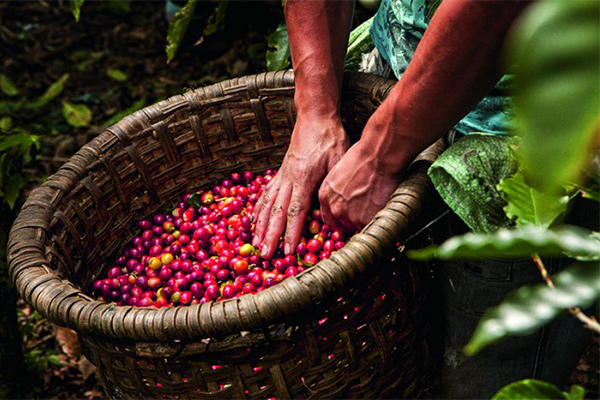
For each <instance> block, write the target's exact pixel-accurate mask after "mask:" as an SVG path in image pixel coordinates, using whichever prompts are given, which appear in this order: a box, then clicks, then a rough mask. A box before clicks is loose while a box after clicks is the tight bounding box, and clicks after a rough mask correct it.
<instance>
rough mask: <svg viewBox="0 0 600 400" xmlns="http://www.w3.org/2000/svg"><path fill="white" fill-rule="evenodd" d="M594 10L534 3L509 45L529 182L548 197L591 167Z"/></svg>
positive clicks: (597, 56) (596, 72) (599, 26)
mask: <svg viewBox="0 0 600 400" xmlns="http://www.w3.org/2000/svg"><path fill="white" fill-rule="evenodd" d="M599 14H600V2H598V1H596V0H591V1H540V2H536V3H535V4H532V6H531V7H530V8H529V9H528V10H527V12H526V13H525V15H523V17H522V18H520V22H519V24H518V25H517V26H516V27H515V30H514V34H513V35H512V37H511V38H510V41H509V43H508V45H509V46H508V50H509V56H510V57H509V62H510V63H511V64H514V65H515V66H516V67H517V69H516V71H515V72H516V74H515V85H514V87H515V100H514V102H515V106H516V124H517V131H518V133H519V134H520V135H522V137H523V138H522V141H521V145H520V147H519V153H520V155H521V157H522V160H523V162H524V165H525V167H526V175H527V181H528V182H531V183H532V185H534V186H535V187H536V188H539V189H540V190H541V191H543V192H553V191H558V190H559V189H560V185H561V184H562V183H564V182H565V181H567V180H575V179H576V178H577V176H578V174H579V171H580V170H581V169H582V167H583V166H584V165H585V164H586V163H587V162H588V161H589V158H588V157H587V156H586V153H587V152H588V151H589V150H591V149H590V147H591V144H592V138H593V137H594V135H595V134H596V133H597V132H598V128H599V126H600V125H599V122H600V112H599V109H598V104H600V35H598V32H599V31H600V18H598V15H599Z"/></svg>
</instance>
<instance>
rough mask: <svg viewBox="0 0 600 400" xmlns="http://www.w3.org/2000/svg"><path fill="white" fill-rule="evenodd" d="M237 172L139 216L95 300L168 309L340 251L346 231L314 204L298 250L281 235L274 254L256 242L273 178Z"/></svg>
mask: <svg viewBox="0 0 600 400" xmlns="http://www.w3.org/2000/svg"><path fill="white" fill-rule="evenodd" d="M275 174H276V171H275V170H271V169H269V170H267V171H265V173H264V174H263V175H258V176H255V175H254V174H253V173H252V172H250V171H247V172H244V173H243V174H240V173H233V174H232V175H231V179H227V180H224V181H223V182H221V184H220V185H217V186H215V187H214V188H212V190H208V191H198V192H196V193H189V194H186V195H184V196H183V198H182V200H181V201H180V202H179V203H178V204H177V207H175V209H174V210H173V211H171V212H169V213H166V214H157V215H155V216H154V217H153V218H152V219H151V220H143V221H140V222H139V227H140V232H139V234H138V235H137V236H134V237H133V238H132V239H131V246H130V247H129V248H128V249H127V250H125V252H124V253H123V255H122V256H121V257H118V258H117V259H116V260H115V262H114V266H113V267H111V268H109V270H108V274H107V277H106V278H104V279H99V280H96V281H94V283H93V290H94V293H95V295H96V296H97V299H98V300H100V301H106V302H115V303H117V304H118V305H130V306H139V307H149V306H152V307H170V306H175V305H190V304H201V303H205V302H207V301H219V300H223V299H231V298H234V297H238V296H241V295H243V294H249V293H257V292H260V291H262V290H264V289H267V288H269V287H271V286H273V285H275V284H277V283H279V282H281V281H282V280H284V279H285V278H287V277H290V276H295V275H297V274H299V273H301V272H303V271H304V270H305V269H307V268H309V267H312V266H313V265H315V264H316V263H317V262H318V261H319V259H325V258H329V256H330V255H331V253H332V252H334V251H336V250H339V249H341V248H342V247H343V246H344V244H345V240H346V237H345V236H344V234H343V233H342V232H340V231H337V230H333V229H331V228H330V227H329V226H328V225H326V224H324V223H323V222H322V219H321V213H320V211H319V210H318V209H313V210H312V211H311V212H310V213H309V216H308V218H307V221H306V226H305V229H304V232H303V234H302V238H301V241H300V243H299V244H298V246H297V248H296V251H295V253H293V254H289V255H284V253H283V241H282V240H280V243H279V246H278V248H277V251H276V252H275V254H274V256H273V257H272V258H270V259H264V258H262V257H260V255H259V249H256V248H254V247H253V246H252V244H251V243H252V239H253V234H254V223H253V222H252V214H253V210H254V205H255V204H256V202H257V201H258V198H259V196H260V194H261V193H262V191H263V189H264V187H265V185H266V184H267V183H269V181H271V179H273V177H274V176H275Z"/></svg>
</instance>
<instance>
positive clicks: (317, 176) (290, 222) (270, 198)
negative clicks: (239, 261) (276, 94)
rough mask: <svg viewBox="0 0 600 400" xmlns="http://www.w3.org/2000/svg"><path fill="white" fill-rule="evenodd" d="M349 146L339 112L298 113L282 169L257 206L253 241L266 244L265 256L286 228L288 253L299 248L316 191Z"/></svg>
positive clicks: (254, 243)
mask: <svg viewBox="0 0 600 400" xmlns="http://www.w3.org/2000/svg"><path fill="white" fill-rule="evenodd" d="M349 146H350V142H349V140H348V137H347V135H346V132H345V131H344V128H343V126H342V122H341V119H340V118H339V116H338V115H336V116H335V117H331V116H330V117H312V116H302V115H300V114H299V115H298V119H297V121H296V125H295V127H294V131H293V133H292V137H291V141H290V146H289V148H288V151H287V153H286V154H285V157H284V159H283V163H282V165H281V168H280V169H279V172H278V173H277V175H276V176H275V177H274V178H273V179H272V180H271V182H269V184H268V185H267V186H266V187H265V190H264V192H263V193H262V195H261V197H260V199H259V200H258V202H257V203H256V207H255V209H254V221H255V223H256V227H255V236H254V240H253V243H252V244H253V245H254V246H255V247H257V246H259V244H260V243H262V244H263V246H262V250H261V256H262V257H265V258H270V257H272V256H273V254H274V253H275V251H276V250H277V246H278V244H279V238H280V237H281V235H282V234H283V232H284V229H285V237H284V252H285V254H290V253H293V252H294V251H295V250H296V246H297V245H298V243H299V241H300V235H301V234H302V228H303V226H304V223H305V221H306V216H307V214H308V211H309V209H310V202H311V197H312V195H313V193H314V192H315V190H316V189H317V186H318V185H319V184H320V182H321V181H322V180H323V178H325V175H327V173H328V172H329V171H330V170H331V169H332V168H333V167H334V166H335V164H336V163H337V162H338V161H339V160H340V159H341V158H342V156H343V155H344V154H345V153H346V151H347V150H348V148H349ZM286 226H287V228H286Z"/></svg>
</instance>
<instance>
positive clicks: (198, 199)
mask: <svg viewBox="0 0 600 400" xmlns="http://www.w3.org/2000/svg"><path fill="white" fill-rule="evenodd" d="M188 204H189V205H191V206H192V207H196V208H198V207H202V195H201V194H200V193H194V194H192V195H191V196H190V197H189V198H188Z"/></svg>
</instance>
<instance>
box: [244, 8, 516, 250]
mask: <svg viewBox="0 0 600 400" xmlns="http://www.w3.org/2000/svg"><path fill="white" fill-rule="evenodd" d="M527 5H528V2H524V1H506V0H500V1H472V0H445V1H443V2H442V3H441V4H440V6H439V8H438V9H437V11H436V13H435V15H434V16H433V18H432V20H431V22H430V23H429V26H428V28H427V30H426V32H425V35H424V36H423V39H422V40H421V42H420V44H419V46H418V48H417V50H416V51H415V54H414V57H413V59H412V61H411V63H410V65H409V67H408V68H407V70H406V72H405V73H404V75H403V76H402V79H400V81H398V83H397V84H396V86H395V87H394V89H393V90H392V91H391V93H390V95H389V96H388V98H387V99H386V100H385V101H384V102H383V103H382V105H381V106H380V107H379V108H378V109H377V111H376V112H375V113H374V114H373V115H372V116H371V118H370V119H369V121H368V123H367V125H366V126H365V129H364V131H363V134H362V137H361V139H360V140H359V141H358V142H357V143H356V144H354V145H353V146H352V147H350V148H348V147H349V143H348V139H347V136H346V134H345V132H344V130H343V128H342V124H341V119H340V114H339V110H340V90H341V78H342V69H343V63H344V55H345V51H346V47H347V42H348V32H349V27H350V22H351V16H352V11H353V7H354V4H353V2H352V1H331V0H287V2H286V10H285V14H286V22H287V26H288V31H289V36H290V50H291V55H292V64H293V67H294V72H295V79H296V95H295V104H296V108H297V110H298V118H297V122H296V126H295V127H294V131H293V133H292V138H291V142H290V147H289V149H288V152H287V153H286V156H285V158H284V161H283V164H282V166H281V169H280V171H279V173H278V174H277V176H276V177H275V178H274V179H273V180H272V181H271V182H270V183H269V185H268V186H267V188H266V189H265V191H264V193H263V194H262V196H261V198H260V200H259V202H258V203H257V207H256V209H255V215H256V235H255V236H256V238H255V242H254V245H259V243H263V246H262V252H261V255H262V256H264V257H271V256H272V255H273V253H274V252H275V250H276V248H277V244H278V238H279V237H280V236H281V235H282V234H283V233H284V232H285V236H284V240H285V247H284V248H285V253H286V254H289V253H291V252H293V251H294V249H295V247H296V246H297V244H298V242H299V238H300V234H301V231H302V226H303V224H304V221H305V219H306V215H307V213H308V210H309V206H310V198H311V196H312V194H313V193H314V191H315V190H316V189H317V186H318V184H319V182H321V180H323V179H324V180H323V182H322V184H321V186H320V188H319V201H320V203H321V211H322V214H323V219H324V221H325V223H327V224H329V225H330V226H333V227H337V228H341V229H344V230H357V229H361V228H362V227H364V226H365V225H366V224H367V223H368V222H369V221H370V220H371V219H372V217H373V216H374V215H375V214H376V213H377V212H378V211H379V210H381V209H382V208H383V207H384V206H385V204H386V202H387V201H388V199H389V196H390V195H391V193H392V192H393V191H394V190H395V189H396V188H397V187H398V184H399V183H400V180H401V173H402V171H403V169H404V168H405V167H406V166H407V165H408V164H409V163H410V162H411V161H412V160H413V159H414V158H415V157H416V156H417V155H418V154H419V153H420V152H421V151H423V150H424V149H425V148H426V147H427V146H429V145H431V144H432V143H434V142H435V141H436V140H437V139H439V138H441V137H442V136H444V135H445V134H446V133H447V132H448V131H449V130H450V129H451V128H452V127H453V126H454V125H456V123H457V122H458V121H460V119H461V118H463V117H464V116H465V115H466V114H467V113H468V112H469V111H471V110H472V109H473V108H474V107H475V106H476V105H477V103H478V102H479V101H481V99H482V98H483V97H484V96H485V95H486V94H487V93H488V92H489V91H490V90H491V89H492V88H493V86H494V85H495V83H496V82H497V81H498V79H499V78H500V76H501V75H502V70H501V68H500V66H501V64H502V63H501V54H502V46H503V43H504V41H505V38H506V36H507V34H508V32H509V30H510V27H511V26H512V24H513V22H514V21H515V19H516V18H517V17H518V15H519V14H520V13H521V12H522V11H523V9H524V8H526V7H527Z"/></svg>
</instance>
